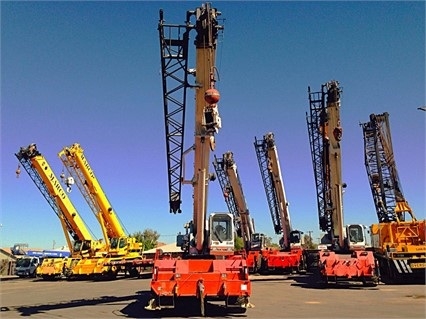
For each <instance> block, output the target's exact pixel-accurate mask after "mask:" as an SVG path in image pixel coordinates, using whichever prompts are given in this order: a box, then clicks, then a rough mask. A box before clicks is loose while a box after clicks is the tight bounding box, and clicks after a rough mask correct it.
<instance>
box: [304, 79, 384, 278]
mask: <svg viewBox="0 0 426 319" xmlns="http://www.w3.org/2000/svg"><path fill="white" fill-rule="evenodd" d="M340 94H341V89H340V87H339V83H338V82H337V81H330V82H327V83H326V84H323V85H322V87H321V91H320V92H311V91H310V88H308V95H309V103H310V114H309V115H308V114H306V119H307V125H308V133H309V140H310V148H311V155H312V164H313V169H314V177H315V185H316V191H317V205H318V213H319V225H320V229H321V230H322V231H323V232H326V236H325V237H324V238H323V242H322V244H325V245H326V249H323V250H320V252H319V270H320V274H321V276H322V279H323V280H324V281H325V283H328V282H330V281H335V282H337V281H340V280H344V281H362V282H363V283H364V285H368V286H375V285H377V281H378V276H377V273H376V272H377V269H376V262H375V259H374V256H373V252H372V251H368V250H367V247H366V246H367V245H366V227H365V226H364V225H359V224H355V225H347V226H344V222H343V188H344V187H346V184H344V183H343V182H342V163H341V156H342V153H341V140H342V127H341V122H340Z"/></svg>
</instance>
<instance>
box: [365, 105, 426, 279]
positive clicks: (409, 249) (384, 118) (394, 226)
mask: <svg viewBox="0 0 426 319" xmlns="http://www.w3.org/2000/svg"><path fill="white" fill-rule="evenodd" d="M360 126H361V127H362V131H363V136H364V164H365V168H366V170H367V177H368V181H369V186H370V189H371V193H372V195H373V201H374V206H375V209H376V213H377V217H378V220H379V223H376V224H373V225H371V227H370V230H371V238H372V246H373V250H374V253H375V256H376V259H377V261H378V265H379V268H380V274H381V278H382V281H383V282H385V283H395V282H404V283H408V282H411V283H413V282H419V283H424V282H425V269H426V258H425V256H426V245H425V243H426V238H425V237H426V231H425V228H426V220H424V219H423V220H417V219H416V217H415V215H414V212H413V210H412V209H411V207H410V205H409V204H408V202H407V200H406V199H405V196H404V193H403V191H402V185H401V181H400V179H399V176H398V171H397V168H396V162H395V156H394V152H393V147H392V138H391V130H390V124H389V114H388V113H387V112H385V113H383V114H370V121H369V122H366V123H360ZM407 214H408V215H409V216H410V217H411V220H406V217H407V216H406V215H407Z"/></svg>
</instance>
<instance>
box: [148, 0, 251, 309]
mask: <svg viewBox="0 0 426 319" xmlns="http://www.w3.org/2000/svg"><path fill="white" fill-rule="evenodd" d="M220 14H221V13H220V12H219V11H217V9H215V8H213V7H212V6H211V4H210V3H205V4H203V5H202V6H201V7H198V8H196V9H195V10H194V11H187V15H186V24H185V25H170V24H165V23H164V19H163V11H162V10H160V21H159V25H158V30H159V35H160V46H161V66H162V76H163V101H164V114H165V131H166V149H167V164H168V173H169V174H168V175H169V200H170V202H169V203H170V212H171V213H177V212H181V208H180V204H181V185H182V183H190V184H191V185H192V187H193V219H192V220H191V221H190V222H189V223H187V224H186V225H185V229H186V232H185V234H180V235H178V236H177V245H178V246H180V247H181V248H182V250H183V253H182V257H181V258H170V257H168V256H165V255H160V254H158V256H156V258H155V260H154V267H153V274H152V280H151V292H152V295H153V298H152V299H151V300H150V301H149V304H148V305H147V306H146V307H145V309H148V310H156V309H162V308H166V307H175V305H176V303H178V304H179V303H181V302H184V301H185V300H188V299H192V300H196V301H197V302H198V304H199V306H200V312H201V314H202V315H204V314H205V305H206V301H207V300H218V301H224V302H225V306H226V307H227V310H228V311H237V312H245V311H246V309H247V307H249V306H250V303H249V300H248V298H249V296H250V294H251V282H250V280H249V275H248V269H247V265H246V260H245V259H244V258H243V256H241V255H235V254H234V222H233V216H232V214H230V213H212V214H211V215H210V216H209V218H207V216H206V211H207V193H208V184H209V181H210V180H211V179H212V178H213V176H214V175H213V174H211V173H209V163H210V159H209V158H210V151H213V150H214V149H215V133H217V132H218V131H219V129H220V127H221V120H220V117H219V112H218V105H217V103H218V101H219V97H220V96H219V92H218V91H217V90H216V88H215V83H216V73H217V71H218V70H217V68H216V63H215V60H216V46H217V37H218V33H219V30H221V29H222V26H220V25H219V22H218V16H219V15H220ZM191 17H195V24H192V23H191V22H190V19H191ZM191 30H195V31H196V32H197V35H196V37H195V47H196V54H195V56H196V68H195V69H188V67H187V66H188V40H189V33H190V31H191ZM189 74H191V75H195V84H194V85H190V84H189V83H188V75H189ZM188 87H191V88H193V89H194V90H195V132H194V138H195V141H194V144H193V145H192V146H191V148H190V149H189V150H192V151H193V152H194V173H193V176H192V178H191V180H190V181H185V180H184V177H183V174H182V168H183V155H184V152H183V141H184V117H185V116H184V115H185V110H186V89H187V88H188ZM185 154H186V152H185Z"/></svg>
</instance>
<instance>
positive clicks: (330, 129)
mask: <svg viewBox="0 0 426 319" xmlns="http://www.w3.org/2000/svg"><path fill="white" fill-rule="evenodd" d="M340 94H341V89H340V87H339V83H338V82H337V81H330V82H328V83H326V84H324V85H322V88H321V91H320V92H310V89H309V102H310V115H309V116H307V124H308V131H309V139H310V145H311V154H312V161H313V167H314V176H315V183H316V190H317V204H318V212H319V221H320V229H321V230H322V231H325V232H327V234H328V237H329V240H330V241H334V240H335V238H337V239H338V244H339V246H340V247H344V236H345V235H344V230H343V229H344V226H343V225H344V224H343V196H342V195H343V188H344V187H346V185H345V184H344V183H343V182H342V164H341V161H342V159H341V158H342V157H341V156H342V154H341V148H340V141H341V139H342V127H341V123H340Z"/></svg>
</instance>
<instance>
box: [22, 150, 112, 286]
mask: <svg viewBox="0 0 426 319" xmlns="http://www.w3.org/2000/svg"><path fill="white" fill-rule="evenodd" d="M15 156H16V157H17V158H18V160H19V162H20V165H22V166H23V167H24V169H25V170H26V172H27V173H28V175H29V176H30V178H31V179H32V180H33V182H34V184H35V185H36V186H37V188H38V189H39V190H40V192H41V193H42V195H43V197H44V198H45V199H46V200H47V202H48V203H49V205H50V206H51V207H52V209H53V211H54V212H55V214H56V215H57V216H58V218H59V220H60V222H61V226H62V229H63V231H64V235H65V239H66V241H67V244H68V247H72V249H71V256H70V257H69V258H68V259H62V258H45V259H44V260H43V262H42V264H41V266H39V268H38V269H37V275H38V276H40V277H42V278H43V279H54V278H62V277H64V276H65V277H69V276H71V274H72V272H73V270H74V267H75V266H76V265H77V263H78V262H79V261H80V260H84V259H86V258H94V257H100V256H101V255H102V251H103V250H104V246H105V243H104V242H102V241H101V240H97V239H94V238H93V237H92V235H91V233H90V232H89V230H88V229H87V227H86V225H85V223H84V221H83V219H82V218H81V217H80V215H79V213H78V212H77V210H76V208H75V207H74V205H73V204H72V202H71V200H70V199H69V197H68V195H67V193H66V191H65V190H64V189H63V187H62V186H61V183H60V180H59V179H58V178H57V177H56V175H55V173H54V172H53V170H52V168H51V167H50V165H49V163H48V162H47V160H46V159H45V158H44V156H43V155H42V154H41V153H40V152H39V151H38V150H37V145H36V144H35V143H33V144H30V145H29V146H28V147H21V148H20V150H19V152H18V153H16V154H15ZM17 173H18V174H19V173H20V169H18V171H17ZM70 182H72V181H71V180H70Z"/></svg>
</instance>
